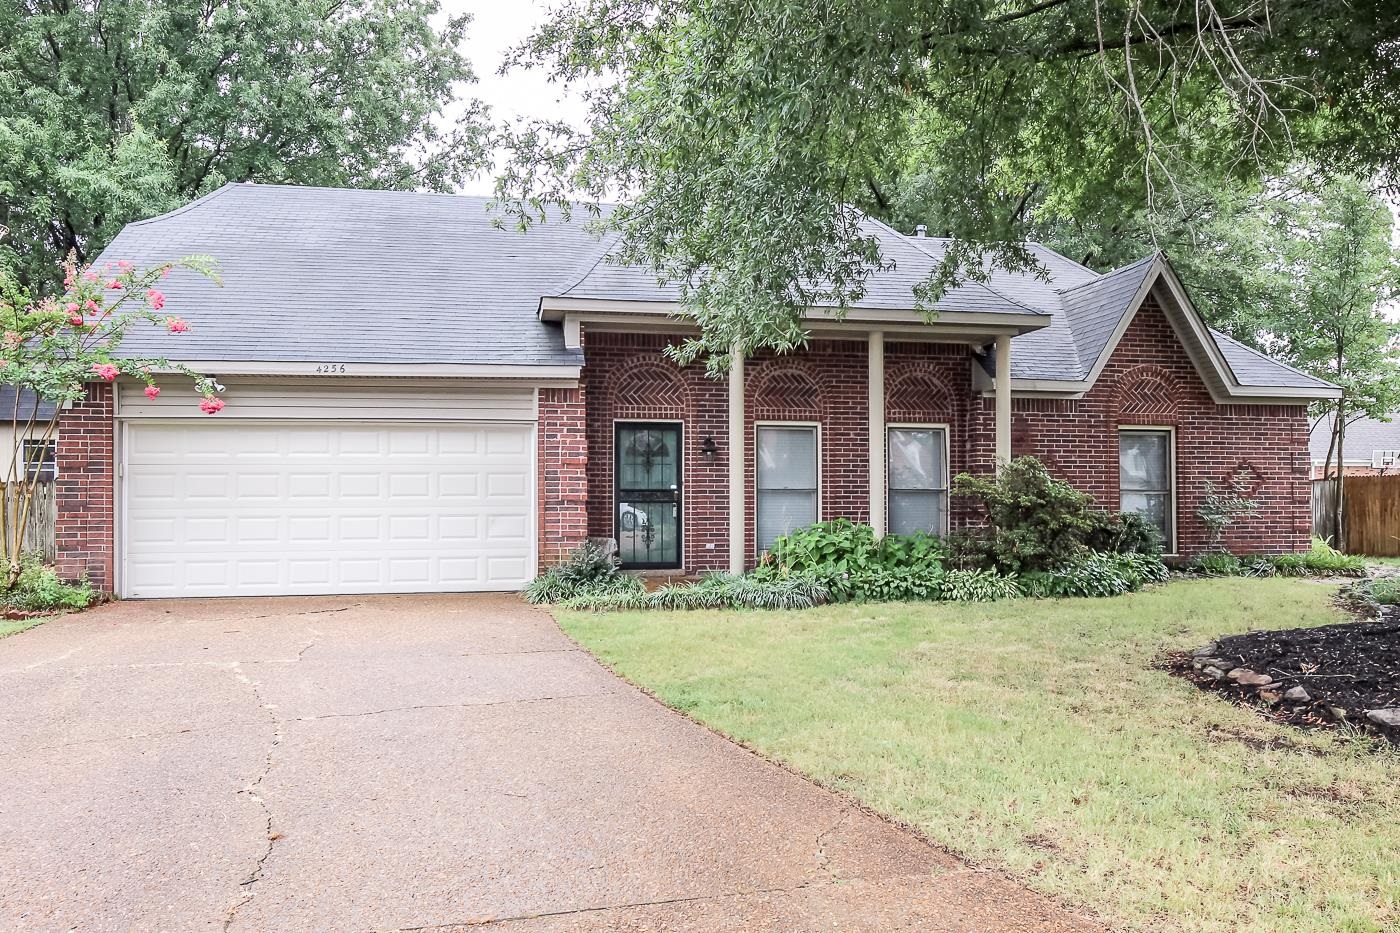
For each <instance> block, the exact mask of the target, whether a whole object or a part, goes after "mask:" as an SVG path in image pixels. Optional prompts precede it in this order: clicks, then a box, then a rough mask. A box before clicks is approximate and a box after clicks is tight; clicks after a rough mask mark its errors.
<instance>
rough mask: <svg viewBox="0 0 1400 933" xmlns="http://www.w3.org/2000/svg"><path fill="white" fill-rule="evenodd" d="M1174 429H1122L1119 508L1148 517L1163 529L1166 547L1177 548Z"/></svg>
mask: <svg viewBox="0 0 1400 933" xmlns="http://www.w3.org/2000/svg"><path fill="white" fill-rule="evenodd" d="M1172 473H1173V470H1172V432H1171V431H1162V430H1151V429H1145V428H1131V429H1124V430H1121V431H1119V432H1118V508H1120V509H1121V510H1123V511H1124V512H1136V513H1138V514H1139V515H1142V516H1143V517H1145V518H1146V519H1147V520H1148V521H1150V522H1152V524H1154V525H1156V526H1157V530H1158V531H1160V532H1161V533H1162V547H1163V548H1164V549H1166V551H1167V552H1168V553H1172V552H1174V551H1175V550H1176V546H1175V541H1174V540H1173V538H1174V535H1175V531H1176V516H1175V512H1176V503H1175V501H1174V496H1173V495H1172Z"/></svg>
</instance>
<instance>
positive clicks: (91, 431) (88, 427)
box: [54, 383, 116, 593]
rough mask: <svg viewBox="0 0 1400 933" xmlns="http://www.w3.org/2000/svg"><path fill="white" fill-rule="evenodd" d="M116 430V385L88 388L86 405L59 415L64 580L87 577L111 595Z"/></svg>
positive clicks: (59, 534) (58, 525)
mask: <svg viewBox="0 0 1400 933" xmlns="http://www.w3.org/2000/svg"><path fill="white" fill-rule="evenodd" d="M115 428H116V423H115V422H114V421H113V402H112V386H111V384H110V383H92V384H90V385H88V386H87V387H86V396H85V397H84V398H83V400H82V401H80V402H76V403H74V404H73V405H72V406H71V407H70V408H66V409H63V410H62V411H60V412H59V421H58V448H57V462H58V476H57V478H56V479H55V480H54V492H55V498H56V505H57V519H56V522H55V529H54V531H55V538H56V541H57V546H58V548H57V549H58V572H59V575H60V576H62V577H63V578H64V579H68V580H76V579H78V578H79V577H83V576H86V577H87V579H88V582H89V583H91V584H92V585H93V587H95V588H96V589H99V590H101V591H103V592H107V593H110V592H112V585H113V583H114V581H115V576H114V573H113V555H114V553H115V541H116V538H115V531H116V527H115V515H116V508H115V498H116V486H115V483H114V476H115V465H114V459H113V457H114V451H115V445H114V431H115Z"/></svg>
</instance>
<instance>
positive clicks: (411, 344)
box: [101, 185, 598, 366]
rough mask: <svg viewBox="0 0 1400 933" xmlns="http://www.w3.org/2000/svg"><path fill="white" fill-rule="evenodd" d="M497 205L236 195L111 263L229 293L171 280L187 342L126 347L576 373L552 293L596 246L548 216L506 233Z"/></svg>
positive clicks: (130, 245) (181, 354)
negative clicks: (550, 318)
mask: <svg viewBox="0 0 1400 933" xmlns="http://www.w3.org/2000/svg"><path fill="white" fill-rule="evenodd" d="M487 203H488V202H487V199H485V198H471V197H460V196H455V195H440V194H418V193H412V192H386V191H354V190H343V189H333V188H303V187H293V186H282V185H228V186H225V187H223V188H220V189H219V190H218V191H215V192H214V193H213V194H210V195H207V196H206V197H204V198H201V199H200V200H198V201H195V202H194V203H192V204H189V205H187V206H185V207H184V208H181V209H180V210H178V211H175V212H173V213H170V214H166V215H164V216H161V217H156V218H152V219H151V220H146V221H142V222H140V223H134V224H130V225H129V226H127V228H126V229H125V230H123V231H122V232H121V233H120V234H119V235H118V236H117V238H116V239H115V240H113V242H112V244H111V245H110V246H108V247H107V249H106V250H105V251H104V252H103V254H102V257H101V260H103V261H115V260H118V259H129V260H132V261H133V262H136V263H138V264H140V263H154V262H160V261H164V260H169V259H174V258H179V257H181V256H187V255H191V254H208V255H210V256H213V257H214V258H215V259H216V260H218V262H219V265H220V269H221V274H222V276H223V280H224V286H223V287H222V288H220V287H218V286H216V285H214V284H213V283H212V282H210V281H208V280H206V279H203V278H202V277H200V276H198V275H195V274H193V273H190V272H183V271H181V272H175V273H173V274H172V275H171V276H170V278H169V279H167V280H166V284H165V285H164V286H163V290H164V291H165V292H166V295H167V304H166V310H167V311H169V312H171V313H173V314H179V315H181V316H183V317H185V318H187V319H188V320H189V321H190V324H191V329H190V332H189V333H187V334H183V335H180V336H178V337H176V336H170V335H167V334H164V333H162V332H159V331H156V330H154V329H151V328H134V329H133V330H132V331H131V333H130V335H129V336H128V338H127V340H126V343H125V345H124V347H123V352H125V353H126V354H127V355H129V356H167V357H170V358H172V359H176V358H178V359H187V360H240V361H257V362H292V361H336V362H340V361H345V362H359V363H372V362H374V363H377V362H385V363H527V364H563V365H574V366H576V365H579V364H580V363H581V362H582V355H581V353H580V352H579V351H577V350H567V349H565V348H564V341H563V334H562V331H561V329H560V327H559V325H557V324H547V323H544V322H541V321H540V320H538V318H537V317H536V313H535V312H536V309H537V307H538V304H539V298H540V295H542V294H548V293H550V292H551V291H554V290H557V289H559V288H560V287H561V286H562V284H563V283H564V282H565V281H566V279H567V278H568V276H569V275H570V274H571V273H573V272H574V270H575V269H576V268H577V266H578V263H579V258H580V256H581V255H584V254H591V253H592V252H593V251H594V250H596V249H597V248H598V240H597V238H596V237H595V236H593V234H592V233H590V232H589V231H588V230H587V229H585V224H584V223H582V222H580V221H578V220H576V221H575V222H573V223H563V222H561V221H560V220H559V218H558V217H557V216H553V217H551V218H550V220H549V221H548V222H546V223H542V224H538V225H536V226H535V227H533V228H532V229H531V230H530V231H529V232H528V233H525V234H522V233H519V232H516V231H515V230H514V229H513V228H511V227H510V225H509V224H507V225H506V229H497V228H496V227H495V226H493V224H492V218H491V215H489V214H488V213H487Z"/></svg>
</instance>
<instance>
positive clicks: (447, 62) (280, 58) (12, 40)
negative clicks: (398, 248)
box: [0, 0, 485, 286]
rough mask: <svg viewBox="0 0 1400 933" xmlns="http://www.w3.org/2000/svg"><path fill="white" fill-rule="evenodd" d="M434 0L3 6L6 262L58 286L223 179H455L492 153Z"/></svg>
mask: <svg viewBox="0 0 1400 933" xmlns="http://www.w3.org/2000/svg"><path fill="white" fill-rule="evenodd" d="M435 18H438V4H437V2H436V0H311V2H302V0H291V2H288V0H0V226H7V227H9V235H8V238H6V239H5V240H3V241H0V262H6V263H8V264H9V265H11V266H13V267H14V272H15V273H16V274H17V275H18V276H19V277H20V278H21V279H22V280H24V281H26V282H28V283H30V284H31V285H32V286H38V285H41V284H52V277H55V276H57V275H59V274H60V273H59V269H58V263H59V261H60V260H61V259H62V258H63V257H65V256H66V255H67V254H68V253H69V252H70V251H73V252H75V253H76V256H77V259H78V260H79V261H80V262H81V261H84V260H86V259H88V258H90V257H92V256H94V255H95V254H96V253H97V251H98V250H100V249H101V248H102V247H103V246H105V245H106V243H107V242H108V240H110V239H111V237H112V236H113V235H115V233H116V232H117V231H118V230H120V229H121V227H122V225H123V224H125V223H127V222H129V221H131V220H135V219H138V218H142V217H148V216H150V215H152V214H156V213H159V212H161V211H165V210H169V209H171V208H174V207H176V206H178V205H180V204H182V203H184V202H186V201H188V200H190V199H191V198H193V197H196V196H198V195H200V194H204V193H206V192H208V191H210V190H213V189H214V188H217V187H218V186H219V185H221V184H223V183H224V182H226V181H261V182H292V183H299V184H318V185H354V186H360V187H375V188H417V187H427V188H439V189H445V188H451V187H453V186H455V185H457V184H459V183H460V182H461V181H462V180H463V179H464V178H465V177H466V176H467V175H468V174H469V173H471V172H473V171H474V170H476V169H477V168H479V167H480V166H481V165H482V164H483V161H484V160H483V157H482V156H483V143H484V135H485V134H484V132H483V129H482V126H483V122H484V121H483V120H482V119H481V111H480V108H479V107H478V106H476V105H473V104H469V105H467V106H466V108H465V110H464V111H463V112H462V114H461V116H460V118H459V119H457V120H456V121H455V123H449V122H447V121H445V120H444V119H443V117H442V114H443V110H444V108H445V106H446V105H447V104H448V103H450V102H451V101H453V100H454V99H455V98H456V96H457V94H458V93H459V91H460V88H461V87H462V85H463V84H464V83H466V82H469V81H471V80H472V78H473V76H472V72H471V68H470V66H469V64H468V62H467V60H466V59H465V58H464V57H463V56H462V54H461V52H460V51H459V45H460V44H461V42H462V39H463V34H464V30H465V29H466V26H467V18H466V17H452V18H443V22H442V23H441V24H440V25H435V24H434V20H435Z"/></svg>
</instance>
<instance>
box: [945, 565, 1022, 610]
mask: <svg viewBox="0 0 1400 933" xmlns="http://www.w3.org/2000/svg"><path fill="white" fill-rule="evenodd" d="M1020 595H1021V587H1020V586H1018V585H1017V583H1016V578H1015V577H1009V576H1003V575H1001V574H999V573H997V572H996V571H995V570H949V571H947V572H946V573H944V574H943V577H942V579H940V580H939V581H938V598H939V599H943V600H947V601H949V602H972V603H990V602H995V601H997V600H999V599H1015V598H1016V597H1017V596H1020Z"/></svg>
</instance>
